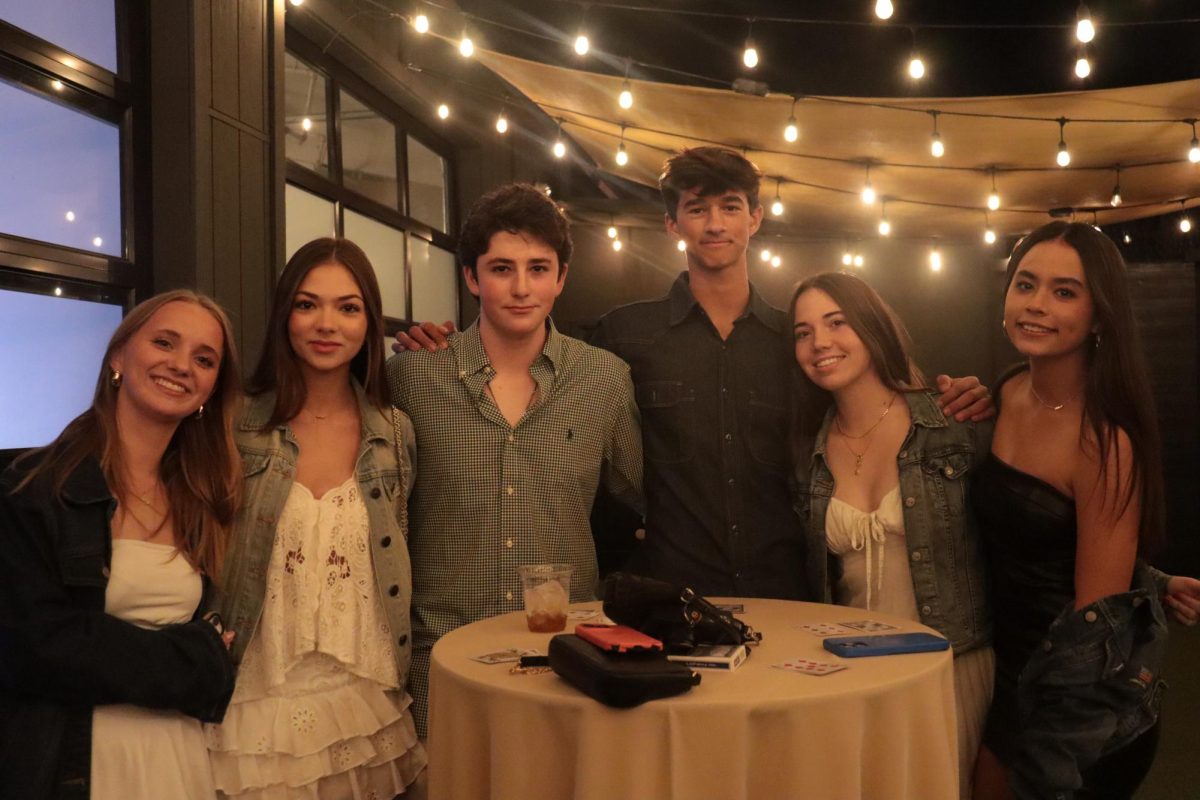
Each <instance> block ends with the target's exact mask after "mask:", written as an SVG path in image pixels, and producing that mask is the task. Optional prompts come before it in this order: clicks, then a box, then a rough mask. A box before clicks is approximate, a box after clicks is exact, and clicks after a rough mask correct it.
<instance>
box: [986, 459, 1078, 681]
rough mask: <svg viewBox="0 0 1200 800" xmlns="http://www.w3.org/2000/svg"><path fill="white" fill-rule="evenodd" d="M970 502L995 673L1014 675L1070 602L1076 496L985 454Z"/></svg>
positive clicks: (1007, 678) (1013, 678)
mask: <svg viewBox="0 0 1200 800" xmlns="http://www.w3.org/2000/svg"><path fill="white" fill-rule="evenodd" d="M971 504H972V506H973V507H974V510H975V516H976V518H977V519H978V521H979V529H980V533H981V535H982V537H983V543H984V550H985V553H986V555H987V565H988V573H989V576H990V578H991V592H992V616H993V618H994V620H995V641H994V646H995V650H996V670H997V673H998V674H997V677H998V678H999V679H1000V680H1001V681H1003V682H1009V685H1010V686H1012V687H1014V688H1015V683H1016V679H1017V676H1018V675H1020V672H1021V669H1022V668H1023V667H1024V666H1025V663H1026V662H1027V661H1028V660H1029V656H1030V655H1031V654H1032V653H1033V650H1034V648H1035V647H1037V646H1038V643H1039V642H1040V641H1041V639H1042V637H1043V636H1044V635H1045V633H1046V631H1047V630H1049V629H1050V623H1051V622H1053V621H1054V619H1055V618H1056V617H1057V616H1058V615H1059V614H1060V613H1061V612H1062V610H1063V608H1064V607H1065V606H1066V605H1067V604H1068V603H1072V602H1074V599H1075V540H1076V525H1075V501H1074V500H1072V499H1071V498H1069V497H1067V496H1066V495H1065V494H1063V493H1062V492H1060V491H1059V490H1058V489H1055V488H1054V487H1053V486H1051V485H1050V484H1048V483H1046V482H1045V481H1043V480H1042V479H1041V478H1035V477H1034V476H1033V475H1030V474H1028V473H1026V472H1021V471H1020V470H1018V469H1016V468H1014V467H1011V466H1009V465H1008V464H1006V463H1004V462H1003V461H1001V460H1000V459H998V458H996V456H994V455H989V456H988V457H987V459H985V460H984V462H983V464H982V465H981V466H980V468H979V469H978V470H976V471H975V477H974V479H973V482H972V484H971Z"/></svg>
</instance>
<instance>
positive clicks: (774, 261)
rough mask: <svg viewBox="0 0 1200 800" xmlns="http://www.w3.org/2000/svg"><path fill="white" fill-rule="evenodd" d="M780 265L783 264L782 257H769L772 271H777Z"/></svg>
mask: <svg viewBox="0 0 1200 800" xmlns="http://www.w3.org/2000/svg"><path fill="white" fill-rule="evenodd" d="M781 264H783V256H771V268H772V269H779V266H780V265H781Z"/></svg>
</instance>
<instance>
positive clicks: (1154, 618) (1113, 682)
mask: <svg viewBox="0 0 1200 800" xmlns="http://www.w3.org/2000/svg"><path fill="white" fill-rule="evenodd" d="M1161 577H1162V573H1157V572H1156V571H1154V570H1152V569H1149V568H1147V567H1146V565H1144V564H1142V563H1141V562H1140V561H1139V562H1138V565H1137V567H1136V569H1135V570H1134V576H1133V588H1132V589H1131V590H1130V591H1128V592H1125V593H1123V594H1116V595H1111V596H1109V597H1104V598H1101V599H1099V600H1097V601H1096V602H1094V603H1091V604H1089V605H1087V606H1084V607H1083V608H1080V609H1078V610H1076V609H1075V608H1074V604H1073V603H1072V604H1071V605H1068V606H1067V607H1066V608H1065V609H1063V611H1062V613H1061V614H1059V616H1058V618H1057V619H1055V620H1054V622H1053V623H1052V624H1051V626H1050V630H1049V631H1047V633H1046V636H1045V637H1044V639H1043V641H1042V647H1041V649H1040V650H1037V651H1035V652H1034V654H1033V656H1032V657H1031V658H1030V659H1029V662H1028V664H1026V666H1025V669H1024V670H1022V672H1021V678H1020V683H1019V688H1018V692H1017V696H1018V700H1019V703H1020V714H1021V733H1020V735H1019V737H1018V739H1017V747H1016V751H1015V753H1014V756H1013V759H1012V762H1011V763H1010V764H1009V783H1010V785H1011V786H1012V789H1013V792H1014V793H1015V794H1016V795H1017V797H1019V798H1022V800H1032V799H1033V798H1039V799H1040V798H1053V800H1070V798H1071V797H1072V796H1073V795H1074V793H1075V791H1076V790H1077V789H1079V787H1080V786H1081V785H1082V777H1081V773H1082V772H1083V771H1084V770H1086V769H1087V768H1088V767H1089V766H1091V765H1092V764H1094V763H1095V762H1096V761H1097V760H1098V759H1099V758H1100V757H1101V756H1104V755H1107V754H1108V753H1111V752H1113V751H1116V750H1119V749H1120V748H1122V747H1124V746H1125V745H1127V744H1129V743H1130V742H1132V741H1133V740H1134V739H1136V738H1137V737H1138V736H1140V735H1142V734H1143V733H1145V732H1146V731H1147V730H1149V729H1150V728H1151V726H1153V725H1154V723H1155V721H1156V720H1157V719H1158V711H1159V707H1160V705H1161V703H1162V693H1163V691H1164V690H1165V689H1166V684H1165V683H1164V682H1163V680H1162V677H1161V670H1162V666H1163V661H1164V658H1165V655H1166V646H1167V623H1166V618H1165V616H1164V614H1163V608H1162V604H1161V602H1160V600H1159V591H1158V589H1159V586H1158V582H1159V581H1160V579H1161Z"/></svg>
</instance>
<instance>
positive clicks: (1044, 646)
mask: <svg viewBox="0 0 1200 800" xmlns="http://www.w3.org/2000/svg"><path fill="white" fill-rule="evenodd" d="M1042 649H1043V650H1045V651H1046V652H1047V653H1049V652H1050V651H1051V650H1053V649H1054V645H1052V644H1050V640H1049V639H1047V640H1046V641H1044V642H1042Z"/></svg>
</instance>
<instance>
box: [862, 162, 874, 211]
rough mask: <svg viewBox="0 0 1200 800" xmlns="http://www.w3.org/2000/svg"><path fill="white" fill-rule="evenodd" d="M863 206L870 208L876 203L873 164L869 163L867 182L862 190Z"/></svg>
mask: <svg viewBox="0 0 1200 800" xmlns="http://www.w3.org/2000/svg"><path fill="white" fill-rule="evenodd" d="M862 201H863V205H865V206H869V205H871V204H872V203H874V202H875V189H874V187H872V186H871V162H869V161H868V162H867V180H866V182H865V183H863V189H862Z"/></svg>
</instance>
